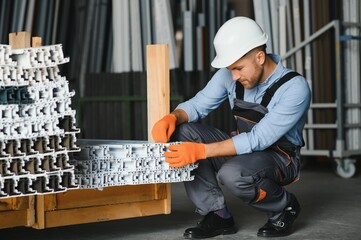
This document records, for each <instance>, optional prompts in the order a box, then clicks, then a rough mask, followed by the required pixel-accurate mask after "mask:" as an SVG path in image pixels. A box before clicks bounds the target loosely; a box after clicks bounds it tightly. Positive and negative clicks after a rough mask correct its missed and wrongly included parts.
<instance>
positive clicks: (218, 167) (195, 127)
mask: <svg viewBox="0 0 361 240" xmlns="http://www.w3.org/2000/svg"><path fill="white" fill-rule="evenodd" d="M294 74H295V73H292V74H286V75H285V76H284V77H283V78H282V79H280V80H279V81H277V82H276V83H278V86H275V87H274V88H273V90H271V91H269V90H267V91H268V92H267V91H266V93H265V95H264V97H263V100H264V101H262V102H263V104H265V106H264V105H262V103H261V104H258V103H250V102H245V101H243V100H242V99H243V96H241V99H235V105H234V108H233V109H232V111H233V115H234V116H235V118H236V120H237V121H236V122H237V129H238V131H239V132H242V131H249V130H250V129H251V128H252V127H253V126H254V124H255V123H256V122H258V121H259V120H260V119H261V118H262V117H263V116H264V115H265V114H266V113H267V108H266V106H267V105H268V103H269V101H270V99H271V98H272V96H273V94H274V92H275V91H276V90H277V88H278V87H279V86H280V85H282V84H283V83H284V82H286V81H288V80H289V79H291V78H292V77H294V76H295V75H294ZM287 75H288V76H287ZM274 85H275V84H274ZM271 88H272V87H271ZM271 88H270V89H271ZM239 95H240V94H238V92H237V98H239ZM241 95H242V94H241ZM265 99H266V100H265ZM229 138H230V136H229V135H228V134H226V133H223V132H221V131H220V130H218V129H216V128H213V127H210V126H207V125H203V124H199V123H184V124H181V125H179V126H178V127H177V129H176V131H175V132H174V133H173V135H172V139H171V140H172V141H188V142H201V143H212V142H218V141H222V140H225V139H229ZM300 161H301V160H300V146H295V145H293V144H292V143H290V142H289V141H288V140H287V139H286V138H285V137H283V138H281V139H280V140H279V141H277V142H276V143H275V144H273V145H272V146H271V147H269V148H267V149H265V150H263V151H255V152H252V153H249V154H242V155H237V156H233V157H217V158H208V159H205V160H200V161H198V162H197V163H198V168H197V169H195V170H194V171H193V174H194V176H195V179H194V180H193V181H190V182H184V185H185V188H186V192H187V195H188V197H189V198H190V199H191V201H192V202H193V203H194V204H195V206H196V212H197V213H199V214H201V215H206V214H207V213H209V212H211V211H216V210H219V209H222V208H224V207H226V204H225V199H224V195H223V192H222V190H221V188H220V186H219V184H222V185H224V186H225V187H226V188H227V189H229V190H230V192H232V193H233V194H234V195H235V196H237V197H238V198H240V199H242V200H243V201H244V202H246V203H248V204H249V205H251V206H253V207H255V208H257V209H259V210H261V211H264V212H266V213H267V214H268V217H269V218H271V219H273V218H277V217H278V216H279V214H280V213H281V212H282V211H283V210H284V209H285V207H286V206H287V204H288V203H289V200H290V195H289V193H288V192H287V191H286V190H285V188H284V186H285V185H288V184H290V183H292V182H294V181H295V180H297V179H298V177H299V171H300Z"/></svg>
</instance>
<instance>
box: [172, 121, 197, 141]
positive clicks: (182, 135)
mask: <svg viewBox="0 0 361 240" xmlns="http://www.w3.org/2000/svg"><path fill="white" fill-rule="evenodd" d="M194 128H195V126H194V124H192V123H183V124H180V125H178V126H177V128H176V129H175V131H174V133H173V134H172V137H171V141H193V140H194V137H195V136H194V135H195V134H196V132H197V131H194Z"/></svg>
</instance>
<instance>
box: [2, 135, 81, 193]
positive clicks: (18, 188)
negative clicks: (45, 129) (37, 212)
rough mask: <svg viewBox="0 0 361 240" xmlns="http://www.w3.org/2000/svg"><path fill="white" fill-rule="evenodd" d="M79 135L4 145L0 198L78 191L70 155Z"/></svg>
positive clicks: (5, 143) (10, 141) (50, 137)
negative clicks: (72, 189) (69, 190)
mask: <svg viewBox="0 0 361 240" xmlns="http://www.w3.org/2000/svg"><path fill="white" fill-rule="evenodd" d="M75 142H76V136H75V134H67V135H65V136H57V135H54V136H45V137H40V138H35V139H21V140H20V139H15V140H8V141H1V142H0V198H6V197H14V196H25V195H34V194H39V193H42V194H43V193H53V192H59V191H66V190H67V189H69V188H77V187H78V186H77V185H76V182H75V175H74V166H73V165H71V164H70V161H69V153H71V152H77V151H79V150H80V149H79V147H77V146H76V145H75Z"/></svg>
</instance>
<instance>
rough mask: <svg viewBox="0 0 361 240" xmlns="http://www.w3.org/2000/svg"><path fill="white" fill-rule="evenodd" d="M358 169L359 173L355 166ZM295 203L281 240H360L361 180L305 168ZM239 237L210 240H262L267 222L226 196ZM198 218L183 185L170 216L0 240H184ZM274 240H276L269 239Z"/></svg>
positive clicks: (323, 167)
mask: <svg viewBox="0 0 361 240" xmlns="http://www.w3.org/2000/svg"><path fill="white" fill-rule="evenodd" d="M357 165H358V166H357V167H358V169H359V168H360V167H361V166H360V162H357ZM287 188H288V190H289V191H291V192H293V193H295V194H296V196H297V197H298V199H299V201H300V203H301V207H302V211H301V214H300V216H299V218H298V219H297V220H296V222H295V224H294V230H295V232H294V233H293V234H292V235H290V236H288V237H284V238H282V239H290V240H291V239H294V240H301V239H302V240H308V239H312V240H316V239H328V240H330V239H337V240H347V239H352V240H355V239H361V234H360V231H359V229H360V226H361V176H359V175H357V176H355V177H354V178H351V179H342V178H340V177H338V176H337V175H335V174H334V173H333V170H332V166H331V164H330V163H329V162H325V161H323V162H314V163H312V164H311V163H309V164H307V165H306V166H305V168H304V169H303V170H302V176H301V180H300V181H299V182H298V183H295V184H293V185H291V186H288V187H287ZM225 194H226V199H227V201H228V206H229V209H230V210H231V211H232V213H233V215H234V218H235V221H236V224H237V226H238V229H239V230H238V232H237V233H236V234H234V235H227V236H219V237H215V238H212V239H247V240H249V239H263V238H258V237H257V236H256V232H257V230H258V228H259V227H261V226H262V225H263V224H264V223H265V222H266V220H267V219H266V216H265V214H263V213H260V212H258V211H256V210H255V209H253V208H250V207H249V206H247V205H246V204H244V203H242V202H241V201H240V200H238V199H237V198H235V197H233V196H231V195H230V194H229V193H228V192H227V191H225ZM198 220H199V216H198V215H196V214H195V213H194V208H193V205H192V203H190V202H189V201H188V199H187V197H186V194H185V191H184V188H183V185H182V183H174V184H173V185H172V213H171V214H170V215H157V216H150V217H142V218H132V219H124V220H116V221H109V222H101V223H90V224H82V225H74V226H67V227H58V228H50V229H44V230H36V229H32V228H26V227H18V228H12V229H3V230H0V239H1V240H85V239H86V240H116V239H117V240H118V239H127V240H128V239H129V240H140V239H150V240H152V239H154V240H162V239H164V240H172V239H183V232H184V229H186V228H188V227H191V226H194V224H195V223H196V222H197V221H198ZM274 239H275V238H274Z"/></svg>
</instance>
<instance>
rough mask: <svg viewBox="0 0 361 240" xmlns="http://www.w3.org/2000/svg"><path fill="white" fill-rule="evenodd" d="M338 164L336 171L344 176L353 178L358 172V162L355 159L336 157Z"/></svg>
mask: <svg viewBox="0 0 361 240" xmlns="http://www.w3.org/2000/svg"><path fill="white" fill-rule="evenodd" d="M335 162H336V164H337V166H336V173H337V175H339V176H340V177H342V178H352V177H353V176H354V175H355V173H356V164H355V162H356V161H355V160H354V159H350V158H345V159H339V158H337V159H335Z"/></svg>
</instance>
